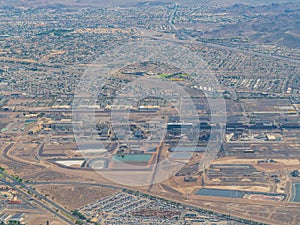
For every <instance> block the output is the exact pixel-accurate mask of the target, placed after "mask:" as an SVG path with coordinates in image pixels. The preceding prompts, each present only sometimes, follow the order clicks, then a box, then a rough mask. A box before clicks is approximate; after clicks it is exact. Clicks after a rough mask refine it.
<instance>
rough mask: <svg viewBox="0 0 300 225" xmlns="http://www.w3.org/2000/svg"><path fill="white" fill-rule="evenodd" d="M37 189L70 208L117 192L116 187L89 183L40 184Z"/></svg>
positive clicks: (75, 207)
mask: <svg viewBox="0 0 300 225" xmlns="http://www.w3.org/2000/svg"><path fill="white" fill-rule="evenodd" d="M36 189H37V190H38V191H39V192H40V193H43V194H45V195H47V196H48V197H49V198H50V199H52V200H54V201H55V202H58V203H59V204H61V205H62V206H64V207H66V208H68V209H70V210H75V209H77V208H80V207H82V206H84V205H86V204H89V203H91V202H94V201H96V200H98V199H102V198H104V197H106V196H108V195H111V194H114V193H116V192H117V190H115V189H110V188H104V187H91V186H87V185H39V186H36Z"/></svg>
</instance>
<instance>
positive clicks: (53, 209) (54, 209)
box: [0, 171, 87, 225]
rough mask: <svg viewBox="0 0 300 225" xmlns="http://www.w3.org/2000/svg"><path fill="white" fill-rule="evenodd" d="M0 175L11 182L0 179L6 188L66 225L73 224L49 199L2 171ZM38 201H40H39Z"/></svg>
mask: <svg viewBox="0 0 300 225" xmlns="http://www.w3.org/2000/svg"><path fill="white" fill-rule="evenodd" d="M0 174H1V175H2V176H3V177H4V178H7V179H9V180H11V181H12V182H8V181H7V180H6V179H2V180H1V181H2V182H3V183H5V184H6V185H7V186H9V187H11V188H13V189H14V190H16V191H17V192H18V193H19V194H21V195H23V196H25V197H26V198H28V199H32V201H33V202H34V203H36V204H37V205H39V206H40V207H41V208H43V209H45V210H46V211H48V212H51V213H52V214H54V215H55V216H57V217H58V218H60V219H62V220H63V221H64V222H66V224H71V225H73V224H75V223H74V222H73V221H72V220H70V219H69V218H68V217H67V216H65V215H68V216H70V217H73V216H72V215H71V214H70V213H69V212H68V211H67V210H65V209H64V208H63V207H61V206H59V205H58V204H56V203H54V202H52V201H50V200H49V199H47V198H46V197H44V196H43V195H41V194H40V193H38V192H37V191H35V190H34V189H32V188H31V187H29V186H28V185H26V184H24V183H21V182H19V181H17V180H16V179H15V178H13V177H12V176H10V175H8V174H6V173H4V172H3V171H0ZM20 187H22V188H23V189H24V190H25V191H23V190H22V189H21V188H20ZM29 193H32V194H29ZM33 196H36V198H33ZM39 199H41V200H39ZM43 201H45V202H46V203H47V204H45V203H44V202H43ZM48 205H49V206H48ZM59 211H60V212H59ZM62 213H63V214H64V215H63V214H62ZM84 224H87V223H84Z"/></svg>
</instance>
